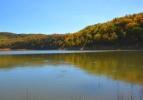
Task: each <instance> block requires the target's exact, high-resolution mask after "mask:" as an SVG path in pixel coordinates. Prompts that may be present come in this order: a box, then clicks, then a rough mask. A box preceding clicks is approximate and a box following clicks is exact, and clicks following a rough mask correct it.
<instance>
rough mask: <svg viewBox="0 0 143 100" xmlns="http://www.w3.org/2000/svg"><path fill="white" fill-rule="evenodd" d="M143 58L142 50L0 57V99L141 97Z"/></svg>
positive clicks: (119, 99)
mask: <svg viewBox="0 0 143 100" xmlns="http://www.w3.org/2000/svg"><path fill="white" fill-rule="evenodd" d="M142 59H143V53H142V52H108V53H82V54H80V53H79V54H78V53H77V54H52V55H13V56H12V55H8V56H6V55H5V56H0V82H1V84H0V99H2V100H11V99H10V98H13V100H18V99H19V98H20V100H47V99H48V98H53V97H55V96H56V97H57V99H56V98H55V100H59V99H60V98H61V100H63V98H64V99H65V97H68V96H70V97H71V98H72V100H95V99H96V100H142V98H143V61H142ZM13 91H14V92H13ZM53 95H54V96H53ZM61 95H62V96H63V97H61ZM58 96H60V97H58ZM79 97H80V98H79ZM83 98H84V99H83ZM51 100H52V99H51Z"/></svg>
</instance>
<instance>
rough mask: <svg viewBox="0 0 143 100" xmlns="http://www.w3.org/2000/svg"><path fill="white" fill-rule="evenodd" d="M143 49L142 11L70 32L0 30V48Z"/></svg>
mask: <svg viewBox="0 0 143 100" xmlns="http://www.w3.org/2000/svg"><path fill="white" fill-rule="evenodd" d="M5 48H9V49H42V50H43V49H46V50H47V49H77V50H78V49H89V50H94V49H143V13H139V14H133V15H127V16H124V17H120V18H115V19H113V20H111V21H108V22H106V23H98V24H95V25H91V26H88V27H86V28H84V29H82V30H80V31H78V32H76V33H68V34H53V35H44V34H15V33H9V32H0V49H5Z"/></svg>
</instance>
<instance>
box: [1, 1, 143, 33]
mask: <svg viewBox="0 0 143 100" xmlns="http://www.w3.org/2000/svg"><path fill="white" fill-rule="evenodd" d="M138 12H143V0H0V31H6V32H16V33H47V34H51V33H67V32H75V31H78V30H80V29H82V28H84V27H85V26H88V25H92V24H96V23H99V22H105V21H108V20H111V19H113V18H115V17H118V16H124V15H126V14H133V13H138Z"/></svg>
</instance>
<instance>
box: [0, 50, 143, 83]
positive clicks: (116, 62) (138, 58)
mask: <svg viewBox="0 0 143 100" xmlns="http://www.w3.org/2000/svg"><path fill="white" fill-rule="evenodd" d="M142 59H143V53H142V52H119V53H111V52H110V53H84V54H54V55H27V56H26V55H25V56H24V55H23V56H1V57H0V68H12V67H16V66H18V65H21V66H22V65H23V66H26V65H31V66H39V65H45V64H62V63H63V62H68V63H71V64H73V65H75V66H77V67H79V68H81V69H83V70H85V71H87V72H88V73H91V74H96V75H105V76H107V77H110V78H112V79H115V80H124V81H128V82H133V83H140V84H143V62H142Z"/></svg>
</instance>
